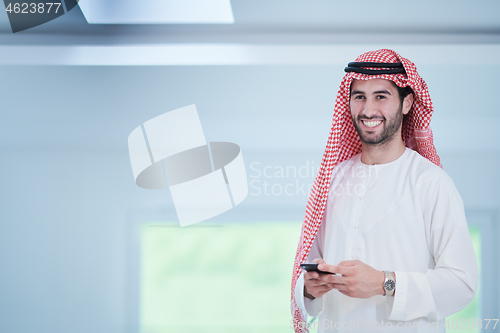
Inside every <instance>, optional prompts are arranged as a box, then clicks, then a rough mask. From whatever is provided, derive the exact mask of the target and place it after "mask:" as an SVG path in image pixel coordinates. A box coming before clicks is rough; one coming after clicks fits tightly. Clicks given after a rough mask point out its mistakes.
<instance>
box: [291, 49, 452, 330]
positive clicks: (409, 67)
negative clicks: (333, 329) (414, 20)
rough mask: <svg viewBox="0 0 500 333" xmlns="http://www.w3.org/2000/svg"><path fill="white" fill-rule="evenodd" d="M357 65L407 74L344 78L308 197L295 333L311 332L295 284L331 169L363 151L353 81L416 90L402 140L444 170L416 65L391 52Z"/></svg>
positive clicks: (319, 215) (361, 59)
mask: <svg viewBox="0 0 500 333" xmlns="http://www.w3.org/2000/svg"><path fill="white" fill-rule="evenodd" d="M356 62H379V63H398V62H399V63H402V64H403V66H404V68H405V71H406V74H381V75H366V74H360V73H355V72H350V73H347V74H346V75H345V76H344V78H343V79H342V83H341V84H340V88H339V92H338V93H337V100H336V102H335V110H334V112H333V123H332V128H331V130H330V135H329V137H328V142H327V144H326V149H325V152H324V154H323V158H322V160H321V166H320V169H319V171H318V174H317V175H316V179H315V181H314V184H313V186H312V188H311V192H310V194H309V200H308V201H307V208H306V213H305V219H304V223H303V225H302V231H301V234H300V240H299V246H298V248H297V253H296V255H295V263H294V267H293V277H292V304H291V308H292V316H293V322H294V328H295V332H296V333H303V332H308V329H307V327H306V325H305V314H303V313H302V311H301V310H300V309H299V308H298V306H297V303H296V302H295V297H294V289H295V283H296V282H297V279H298V277H299V276H300V273H301V268H300V266H299V265H300V264H301V263H303V262H305V261H306V260H307V256H308V254H309V250H310V249H311V245H312V243H313V241H314V238H315V237H316V233H317V232H318V229H319V227H320V224H321V221H322V219H323V213H324V211H325V206H326V201H327V199H328V193H329V188H330V180H331V175H332V170H333V169H334V168H335V166H336V165H337V164H339V163H341V162H343V161H345V160H347V159H350V158H351V157H353V156H354V155H356V154H358V153H360V152H361V140H360V138H359V135H358V133H357V132H356V129H355V128H354V125H353V124H352V120H351V114H350V110H349V95H350V86H351V83H352V80H353V79H357V80H371V79H377V78H380V79H387V80H391V81H394V82H395V83H396V84H397V85H398V86H399V87H406V86H410V87H411V88H412V89H413V92H414V97H415V99H414V102H413V106H412V108H411V110H410V112H409V113H408V115H407V116H406V119H405V121H404V124H403V129H402V137H403V141H404V142H405V145H406V146H407V147H409V148H411V149H413V150H415V151H417V152H418V153H419V154H420V155H422V156H424V157H426V158H427V159H428V160H429V161H431V162H433V163H434V164H436V165H437V166H439V167H442V166H441V163H440V160H439V156H438V154H437V152H436V148H435V147H434V143H433V139H432V131H431V129H430V127H429V123H430V122H431V116H432V113H433V111H434V109H433V106H432V102H431V98H430V96H429V91H428V90H427V84H426V83H425V81H424V80H423V79H422V78H421V77H420V76H419V75H418V73H417V68H416V66H415V64H414V63H412V62H411V61H409V60H408V59H406V58H403V57H402V56H400V55H399V54H398V53H396V52H394V51H392V50H388V49H382V50H378V51H370V52H367V53H364V54H362V55H360V56H359V57H358V58H357V59H356Z"/></svg>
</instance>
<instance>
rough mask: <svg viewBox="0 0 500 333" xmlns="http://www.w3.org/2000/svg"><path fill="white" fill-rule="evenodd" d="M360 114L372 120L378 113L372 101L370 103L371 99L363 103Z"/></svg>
mask: <svg viewBox="0 0 500 333" xmlns="http://www.w3.org/2000/svg"><path fill="white" fill-rule="evenodd" d="M361 113H362V114H363V115H365V116H366V117H368V118H372V117H374V116H376V115H377V113H378V110H377V106H376V105H375V103H374V102H373V101H371V99H368V100H367V101H366V103H365V108H364V109H363V111H362V112H361Z"/></svg>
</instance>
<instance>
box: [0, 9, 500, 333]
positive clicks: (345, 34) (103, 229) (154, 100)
mask: <svg viewBox="0 0 500 333" xmlns="http://www.w3.org/2000/svg"><path fill="white" fill-rule="evenodd" d="M231 3H232V9H233V13H234V18H235V23H234V24H233V25H227V26H219V25H216V26H210V25H179V24H174V25H170V26H169V25H158V26H148V25H135V26H128V25H112V26H109V25H88V24H87V22H86V21H85V17H84V16H83V14H82V13H81V11H80V10H79V8H76V9H75V10H73V11H72V12H70V13H68V14H66V15H64V16H63V17H61V18H59V19H58V20H55V21H53V22H50V23H47V24H45V25H43V26H40V27H37V28H33V29H31V30H29V31H26V32H21V33H17V34H13V33H12V32H10V31H9V26H8V23H7V22H8V21H7V18H6V15H4V14H5V13H3V12H2V13H1V14H0V21H1V22H2V24H1V25H0V27H2V31H1V34H0V114H1V118H0V161H1V163H0V174H1V176H0V177H1V190H0V191H1V192H0V199H1V200H0V202H1V204H0V206H1V208H0V331H1V332H16V333H17V332H52V333H56V332H107V333H109V332H135V331H138V326H139V325H140V323H139V321H140V319H139V315H138V309H139V307H140V305H139V302H138V293H139V292H140V290H139V287H138V286H139V283H138V279H139V277H138V271H137V270H138V267H139V266H137V262H138V261H137V258H138V257H139V256H140V248H139V247H140V244H139V243H138V236H137V235H135V234H134V232H135V231H136V230H137V226H138V225H140V224H141V223H142V221H145V220H148V221H156V220H158V221H170V222H176V221H177V217H176V214H175V209H174V207H173V203H172V199H171V197H170V194H169V193H168V191H156V190H144V189H141V188H139V187H137V186H136V185H135V184H134V180H133V176H132V172H131V167H130V161H129V156H128V149H127V137H128V135H129V134H130V132H131V131H132V130H133V129H134V128H135V127H137V126H138V125H139V124H141V123H143V122H144V121H146V120H149V119H151V118H153V117H155V116H157V115H159V114H162V113H164V112H167V111H171V110H174V109H176V108H180V107H183V106H186V105H190V104H196V107H197V109H198V113H199V116H200V120H201V122H202V125H203V128H204V132H205V136H206V138H207V140H209V141H229V142H234V143H237V144H238V145H240V147H241V149H242V153H243V158H244V160H245V165H246V168H247V176H248V181H249V184H250V187H249V195H248V197H247V199H246V200H245V201H244V202H243V203H242V204H240V205H239V206H237V207H236V208H234V209H233V210H231V211H229V212H227V213H225V214H223V215H221V216H219V217H217V218H214V219H213V221H217V222H219V221H223V222H224V221H225V222H228V221H234V222H255V221H288V222H299V221H300V220H301V219H302V217H303V214H304V208H305V203H306V200H307V195H306V194H307V186H308V185H309V184H311V183H312V181H313V177H314V174H315V170H317V167H318V166H319V164H320V158H321V156H322V152H323V149H324V146H325V143H326V139H327V135H328V131H329V128H330V125H331V115H332V110H333V107H334V103H335V97H336V93H337V89H338V86H339V83H340V80H341V78H342V76H343V68H344V67H345V65H346V64H347V62H349V61H353V60H354V57H355V56H356V55H357V54H360V53H362V52H364V51H368V50H373V49H378V48H383V47H391V48H394V49H395V50H396V51H398V52H400V53H401V54H402V55H403V56H404V57H407V58H409V59H411V60H412V61H414V62H415V63H416V64H417V67H418V69H419V72H420V74H421V75H422V77H423V78H424V79H425V80H426V82H427V84H428V86H429V90H430V93H431V97H432V100H433V102H434V106H435V115H434V118H433V121H432V123H431V127H432V129H433V132H434V136H435V144H436V148H437V151H438V153H439V154H440V156H441V159H442V164H443V166H444V168H445V170H446V171H447V172H448V173H449V174H450V176H451V177H452V179H453V180H454V182H455V184H456V186H457V188H458V190H459V192H460V194H461V195H462V198H463V201H464V205H465V208H466V210H467V214H468V218H469V223H470V224H477V225H480V226H483V227H484V229H483V230H487V232H485V233H484V234H482V237H483V238H484V242H482V244H483V245H482V249H481V253H482V254H483V255H484V256H485V257H484V258H486V259H484V258H483V260H485V261H483V268H484V269H485V271H483V279H484V281H483V285H484V283H486V284H487V285H488V286H489V289H488V295H486V296H484V300H483V301H484V302H483V304H482V311H483V317H484V318H498V316H499V309H500V304H499V301H498V299H500V291H499V289H498V282H497V281H498V280H497V279H498V276H499V271H498V269H499V266H500V262H499V260H500V258H499V256H498V245H497V241H496V240H497V239H498V237H499V236H500V232H499V228H498V223H499V222H500V219H499V214H498V212H499V209H500V195H499V194H498V188H499V187H500V175H499V167H498V166H499V165H500V146H499V145H498V143H497V141H498V129H497V126H498V124H500V116H499V114H498V112H499V108H498V87H499V85H498V77H500V45H499V42H500V21H498V15H497V13H498V12H499V10H500V8H499V5H498V2H495V1H484V0H483V1H474V2H467V3H466V2H463V3H462V2H460V3H457V2H454V1H441V2H439V3H436V2H431V1H422V2H419V3H418V4H416V3H411V4H410V3H405V4H401V2H396V1H382V2H377V3H376V4H375V3H373V2H371V1H370V2H368V1H361V2H358V3H357V4H356V6H355V8H352V6H353V5H347V3H342V2H340V1H308V2H301V1H271V2H268V1H266V2H263V1H262V2H261V1H255V2H253V1H252V4H249V2H245V1H232V2H231ZM396 3H397V5H398V6H399V8H400V14H398V15H395V14H394V11H393V10H388V8H392V7H393V6H396ZM349 8H350V9H349ZM389 13H390V14H389ZM186 44H191V45H205V46H207V45H208V46H210V45H212V46H213V47H214V48H213V50H212V51H210V52H212V53H210V52H208V51H207V50H206V49H204V51H203V52H198V53H197V52H193V51H192V50H190V49H182V48H181V51H179V52H180V53H179V55H178V56H177V58H175V59H173V58H172V59H170V58H169V59H161V58H158V59H157V58H155V59H153V60H151V52H153V53H154V52H168V51H165V50H163V49H162V47H164V46H168V45H176V46H183V45H186ZM124 45H125V46H127V47H130V49H127V50H125V51H113V48H115V47H118V46H124ZM221 45H229V46H231V45H233V46H242V45H243V46H245V48H243V49H242V50H243V51H241V52H239V53H238V52H237V53H236V55H228V54H227V52H226V51H225V50H226V49H224V48H223V47H221ZM290 45H293V48H292V49H287V47H288V46H290ZM318 45H319V46H321V47H320V48H316V47H317V46H318ZM145 46H147V47H148V48H146V49H144V47H145ZM82 47H85V52H84V51H82ZM100 47H108V48H109V49H110V50H111V51H110V53H109V54H108V55H103V53H102V49H100ZM54 48H57V49H56V51H54ZM134 48H135V50H139V51H141V50H142V51H143V52H134V51H133V50H134ZM156 48H158V49H156ZM115 50H118V48H116V49H115ZM52 52H55V53H52ZM79 52H80V53H79ZM290 52H291V53H292V54H290ZM209 53H210V55H209ZM51 54H58V55H57V56H54V57H52V56H51ZM61 54H64V56H61ZM93 54H94V55H97V56H93ZM214 54H215V55H214ZM193 57H194V58H193ZM189 59H195V60H189ZM213 59H216V60H215V61H214V60H213ZM221 59H222V60H221ZM118 60H119V61H118ZM113 61H117V63H115V64H114V63H113ZM121 61H123V62H121ZM190 61H194V62H195V64H190V63H189V62H190ZM58 62H59V63H58ZM214 62H215V64H214ZM123 64H125V65H123ZM266 167H267V168H266ZM265 168H266V169H265ZM280 168H281V169H280ZM287 168H288V170H290V172H289V174H286V173H285V174H284V175H283V174H280V173H279V171H280V170H285V171H286V170H287ZM264 169H265V170H264ZM293 170H296V172H298V175H293V174H292V172H293ZM266 184H268V185H266ZM288 184H291V185H290V186H289V187H288V189H289V192H288V193H285V192H284V188H285V186H286V185H288ZM273 186H274V187H273ZM290 193H291V194H290ZM209 222H210V221H209ZM298 232H299V230H298V229H297V237H298ZM297 240H298V238H297ZM295 242H296V241H295ZM292 255H293V254H292ZM133 260H135V261H134V262H135V264H134V263H132V264H131V261H133ZM290 269H291V267H290Z"/></svg>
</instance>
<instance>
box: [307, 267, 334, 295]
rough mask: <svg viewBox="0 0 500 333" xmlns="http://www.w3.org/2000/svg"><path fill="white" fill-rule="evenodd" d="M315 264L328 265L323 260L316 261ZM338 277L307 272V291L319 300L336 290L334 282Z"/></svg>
mask: <svg viewBox="0 0 500 333" xmlns="http://www.w3.org/2000/svg"><path fill="white" fill-rule="evenodd" d="M313 263H318V264H326V263H325V261H324V260H323V259H320V258H318V259H314V260H313ZM335 278H336V276H335V275H334V274H328V273H318V272H306V273H305V274H304V288H305V291H306V292H307V293H308V294H310V295H312V296H314V297H316V298H319V297H321V296H323V295H324V294H326V293H327V292H329V291H330V290H332V289H334V284H333V281H334V280H335Z"/></svg>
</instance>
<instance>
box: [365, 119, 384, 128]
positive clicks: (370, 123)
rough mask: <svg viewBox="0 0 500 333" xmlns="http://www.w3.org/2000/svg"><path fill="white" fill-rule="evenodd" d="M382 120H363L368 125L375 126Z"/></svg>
mask: <svg viewBox="0 0 500 333" xmlns="http://www.w3.org/2000/svg"><path fill="white" fill-rule="evenodd" d="M381 122H382V121H381V120H377V121H363V124H365V125H366V126H367V127H375V126H377V125H378V124H380V123H381Z"/></svg>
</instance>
